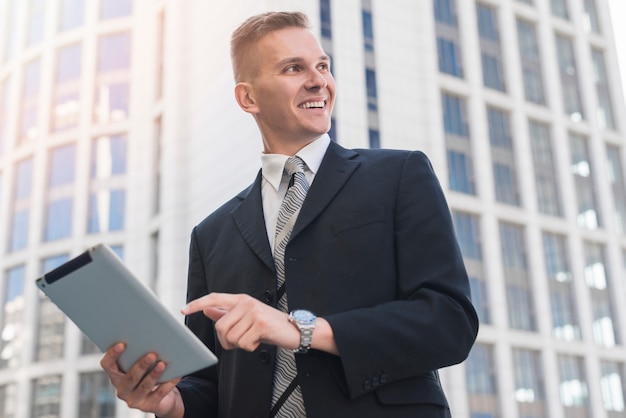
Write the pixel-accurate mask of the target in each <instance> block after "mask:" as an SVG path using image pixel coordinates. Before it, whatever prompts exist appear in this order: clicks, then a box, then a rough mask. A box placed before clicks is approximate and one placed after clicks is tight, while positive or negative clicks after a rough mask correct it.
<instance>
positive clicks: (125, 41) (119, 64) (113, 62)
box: [98, 32, 131, 73]
mask: <svg viewBox="0 0 626 418" xmlns="http://www.w3.org/2000/svg"><path fill="white" fill-rule="evenodd" d="M130 52H131V51H130V34H129V33H128V32H120V33H114V34H111V35H105V36H102V37H101V38H100V40H99V41H98V72H99V73H105V72H109V71H115V70H126V69H128V68H129V67H130Z"/></svg>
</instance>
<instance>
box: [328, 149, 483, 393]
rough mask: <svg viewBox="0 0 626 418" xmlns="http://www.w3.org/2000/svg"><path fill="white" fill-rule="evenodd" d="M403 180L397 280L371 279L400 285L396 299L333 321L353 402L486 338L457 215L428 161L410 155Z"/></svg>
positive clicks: (458, 356)
mask: <svg viewBox="0 0 626 418" xmlns="http://www.w3.org/2000/svg"><path fill="white" fill-rule="evenodd" d="M397 181H398V184H397V185H396V186H395V187H396V189H397V192H396V195H395V202H394V203H393V220H392V223H393V228H394V233H393V234H394V235H393V242H394V245H395V249H394V250H393V254H394V256H393V257H395V260H394V261H393V265H395V271H394V272H391V273H390V274H393V275H394V276H395V277H393V278H390V277H387V278H375V277H369V278H368V280H370V281H375V280H390V279H392V280H395V286H396V298H395V300H391V301H388V302H384V303H381V304H378V305H376V306H372V307H364V308H360V309H356V310H350V311H347V312H342V313H336V314H332V315H330V316H328V317H327V318H326V319H327V320H328V321H329V323H330V325H331V327H332V328H333V332H334V335H335V340H336V343H337V346H338V348H339V351H340V359H341V364H342V366H343V372H344V375H345V379H346V382H345V383H346V385H347V390H348V395H349V396H350V397H351V398H355V397H358V396H360V395H363V394H364V393H367V392H369V391H373V390H377V389H380V388H382V387H384V386H386V385H391V384H393V383H394V382H398V381H400V380H402V379H406V378H411V377H417V376H419V375H424V374H431V373H432V372H433V371H436V370H437V369H439V368H441V367H445V366H449V365H452V364H456V363H459V362H461V361H463V360H464V359H465V358H466V357H467V355H468V353H469V350H470V348H471V346H472V344H473V343H474V340H475V338H476V334H477V332H478V319H477V316H476V313H475V310H474V308H473V306H472V303H471V300H470V290H469V281H468V278H467V273H466V270H465V267H464V264H463V258H462V256H461V253H460V250H459V247H458V244H457V241H456V237H455V233H454V229H453V225H452V219H451V216H450V211H449V208H448V206H447V203H446V200H445V197H444V194H443V191H442V190H441V187H440V185H439V182H438V180H437V178H436V176H435V174H434V171H433V169H432V166H431V164H430V162H429V161H428V159H427V157H426V156H425V155H424V154H423V153H421V152H412V153H409V154H407V157H406V160H405V162H404V165H403V168H402V170H401V175H400V176H399V177H398V180H397ZM391 187H394V185H391ZM390 265H391V264H390Z"/></svg>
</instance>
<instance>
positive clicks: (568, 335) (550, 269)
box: [543, 232, 581, 341]
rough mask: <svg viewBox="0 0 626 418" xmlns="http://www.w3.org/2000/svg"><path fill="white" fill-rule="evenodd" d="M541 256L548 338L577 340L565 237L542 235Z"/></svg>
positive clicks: (576, 316) (578, 333)
mask: <svg viewBox="0 0 626 418" xmlns="http://www.w3.org/2000/svg"><path fill="white" fill-rule="evenodd" d="M543 252H544V259H545V263H546V276H547V277H548V280H549V282H548V285H549V287H550V306H551V309H552V335H554V337H556V338H558V339H560V340H565V341H572V340H579V339H580V336H581V335H580V325H579V323H578V314H577V311H576V298H575V288H574V282H573V276H572V272H571V268H570V261H569V257H568V252H567V246H566V239H565V237H564V236H562V235H559V234H554V233H551V232H544V233H543Z"/></svg>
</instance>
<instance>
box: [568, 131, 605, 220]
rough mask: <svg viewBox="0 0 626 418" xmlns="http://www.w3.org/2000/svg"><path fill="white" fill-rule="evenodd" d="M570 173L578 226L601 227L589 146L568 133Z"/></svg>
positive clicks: (582, 138)
mask: <svg viewBox="0 0 626 418" xmlns="http://www.w3.org/2000/svg"><path fill="white" fill-rule="evenodd" d="M569 137H570V147H571V150H570V153H571V164H572V165H571V170H570V171H571V172H572V175H573V176H574V186H575V189H576V195H577V196H576V198H577V201H578V225H580V226H582V227H585V228H587V229H597V228H598V227H599V226H601V222H600V217H599V212H598V210H597V207H596V206H597V205H596V190H595V181H594V172H593V170H592V166H591V158H590V155H589V145H588V143H587V139H586V138H584V137H583V136H581V135H578V134H574V133H570V136H569Z"/></svg>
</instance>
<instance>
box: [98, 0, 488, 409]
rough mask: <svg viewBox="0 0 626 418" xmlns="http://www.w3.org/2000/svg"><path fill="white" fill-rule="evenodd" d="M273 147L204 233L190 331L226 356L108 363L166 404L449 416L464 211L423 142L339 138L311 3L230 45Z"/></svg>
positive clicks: (196, 234)
mask: <svg viewBox="0 0 626 418" xmlns="http://www.w3.org/2000/svg"><path fill="white" fill-rule="evenodd" d="M231 51H232V60H233V70H234V75H235V81H236V87H235V98H236V100H237V102H238V103H239V106H240V107H241V108H242V109H243V110H244V111H245V112H247V113H249V114H250V115H252V117H254V119H255V121H256V123H257V125H258V127H259V132H260V135H261V140H262V143H263V154H262V156H261V163H262V168H261V170H260V171H259V174H258V176H257V178H256V180H254V182H253V183H252V184H251V185H250V186H249V187H248V188H247V189H246V190H244V191H242V192H241V193H239V194H238V195H237V196H236V197H235V198H233V199H232V200H230V201H229V202H227V203H225V204H224V205H223V206H222V207H221V208H219V209H218V210H216V211H215V212H214V213H212V214H211V215H209V216H208V217H207V218H206V219H204V220H203V221H202V222H201V223H200V224H198V225H197V226H196V227H195V228H194V230H193V232H192V236H191V245H190V259H189V274H188V283H187V286H188V288H187V289H188V291H187V294H188V304H187V306H186V307H185V308H184V309H183V313H184V314H185V315H187V317H186V322H187V325H188V326H189V327H190V329H191V330H192V331H193V332H194V333H195V334H196V335H197V336H198V337H199V338H200V339H201V340H202V341H203V342H204V343H205V344H206V345H207V346H208V347H209V348H210V349H211V350H213V351H214V352H215V353H216V354H217V356H218V357H219V363H218V364H217V365H216V366H214V367H212V368H209V369H206V370H202V371H200V372H198V373H195V374H193V375H190V376H185V377H183V378H182V380H180V379H176V380H174V381H170V382H167V383H163V384H160V385H157V381H158V378H159V376H160V375H161V374H162V373H163V370H164V368H165V367H166V365H164V364H162V363H158V362H157V364H156V367H154V368H153V369H152V371H150V372H149V373H147V374H146V372H147V371H148V370H149V369H150V367H152V366H153V365H154V364H155V362H156V359H157V356H156V354H155V353H148V354H147V355H146V356H145V357H144V358H143V359H142V360H140V361H139V362H138V363H137V364H136V365H135V366H133V367H132V368H131V370H129V371H128V373H123V372H122V371H121V370H120V369H119V367H118V366H117V359H118V358H119V355H120V354H121V353H122V352H123V350H124V344H123V343H119V344H117V345H115V346H113V347H111V349H109V350H108V351H107V353H105V355H104V357H103V358H102V363H101V364H102V367H103V368H104V370H105V371H106V372H107V373H108V374H109V376H110V378H111V381H112V382H113V384H114V385H115V387H116V389H117V393H118V396H119V397H120V398H121V399H123V400H125V401H126V402H127V403H128V405H130V406H131V407H135V408H138V409H141V410H143V411H147V412H153V413H155V414H157V415H158V416H161V417H198V418H200V417H220V418H246V417H309V418H318V417H319V418H329V417H342V418H343V417H359V418H363V417H365V418H367V417H376V418H379V417H389V418H394V417H420V418H434V417H437V418H441V417H449V416H450V411H449V408H448V405H447V401H446V398H445V395H444V393H443V390H442V388H441V384H440V382H439V376H438V372H437V370H438V369H439V368H441V367H445V366H449V365H452V364H455V363H458V362H461V361H463V360H464V359H465V358H466V356H467V354H468V352H469V350H470V348H471V346H472V344H473V343H474V339H475V337H476V333H477V330H478V320H477V317H476V313H475V311H474V309H473V307H472V304H471V301H470V294H469V284H468V279H467V274H466V272H465V268H464V265H463V260H462V257H461V254H460V252H459V249H458V246H457V244H456V239H455V235H454V231H453V227H452V222H451V219H450V214H449V210H448V207H447V204H446V201H445V198H444V196H443V193H442V190H441V188H440V186H439V183H438V181H437V179H436V177H435V175H434V173H433V170H432V167H431V165H430V163H429V161H428V159H427V158H426V156H425V155H424V154H423V153H421V152H419V151H398V150H348V149H345V148H342V147H341V146H339V145H338V144H336V143H335V142H333V141H331V139H330V138H329V136H328V134H327V132H328V131H329V129H330V123H331V113H332V110H333V106H334V103H335V81H334V79H333V77H332V74H331V72H330V62H329V57H328V56H327V55H326V54H325V53H324V51H323V49H322V47H321V46H320V43H319V42H318V40H317V39H316V38H315V36H314V35H313V34H312V33H311V31H310V30H309V28H308V21H307V18H306V16H305V15H303V14H301V13H282V12H279V13H274V12H273V13H265V14H261V15H257V16H253V17H251V18H250V19H248V20H247V21H246V22H244V23H243V24H242V25H241V26H240V27H239V28H238V29H237V30H236V31H235V32H234V33H233V37H232V44H231Z"/></svg>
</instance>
